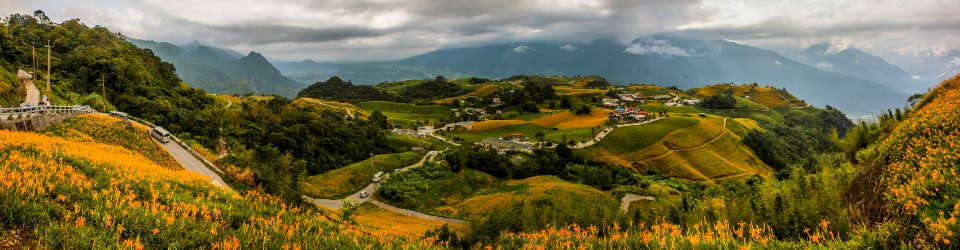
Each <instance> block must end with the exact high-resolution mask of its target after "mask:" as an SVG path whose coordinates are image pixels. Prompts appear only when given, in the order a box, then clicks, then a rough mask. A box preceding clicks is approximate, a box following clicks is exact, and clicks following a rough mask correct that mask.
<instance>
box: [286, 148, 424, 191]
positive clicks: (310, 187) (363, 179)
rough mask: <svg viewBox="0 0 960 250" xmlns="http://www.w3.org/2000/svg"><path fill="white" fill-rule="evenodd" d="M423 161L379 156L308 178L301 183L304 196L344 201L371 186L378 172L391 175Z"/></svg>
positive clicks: (405, 156) (410, 154)
mask: <svg viewBox="0 0 960 250" xmlns="http://www.w3.org/2000/svg"><path fill="white" fill-rule="evenodd" d="M418 160H420V154H417V153H413V152H407V153H396V154H385V155H376V156H373V157H370V158H369V159H366V160H364V161H361V162H357V163H354V164H350V165H348V166H346V167H342V168H338V169H334V170H331V171H329V172H326V173H322V174H318V175H314V176H309V177H307V178H305V179H304V180H303V181H302V182H301V186H302V188H303V193H304V194H306V195H309V196H312V197H316V198H324V199H341V198H344V197H347V196H349V195H351V194H353V193H355V192H357V191H358V190H360V189H361V188H363V187H365V186H367V185H368V184H370V182H371V181H372V179H373V175H374V174H376V173H377V172H381V171H382V172H390V171H393V170H394V169H397V168H402V167H406V166H408V165H410V164H413V163H416V162H417V161H418Z"/></svg>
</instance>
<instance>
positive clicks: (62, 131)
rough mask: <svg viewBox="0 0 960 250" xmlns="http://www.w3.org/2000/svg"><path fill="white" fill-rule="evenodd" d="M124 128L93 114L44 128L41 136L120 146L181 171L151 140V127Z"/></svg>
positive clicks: (109, 118)
mask: <svg viewBox="0 0 960 250" xmlns="http://www.w3.org/2000/svg"><path fill="white" fill-rule="evenodd" d="M122 127H123V121H122V120H120V119H119V118H115V117H111V116H107V115H94V114H90V115H80V116H78V117H76V118H73V119H67V120H66V121H63V122H61V123H59V124H56V125H53V126H50V127H48V128H46V129H44V130H43V131H41V133H43V134H46V135H51V136H56V137H63V138H68V139H71V140H74V141H79V142H97V143H105V144H112V145H120V146H123V147H124V148H127V149H130V150H133V151H134V152H136V153H138V154H140V155H143V156H147V157H149V158H150V159H153V161H155V162H157V163H158V164H159V165H161V166H163V167H166V168H170V169H181V167H180V165H179V164H177V162H176V160H174V159H173V157H171V156H170V155H169V154H167V152H166V151H164V150H163V149H162V148H160V145H158V144H157V143H156V142H153V141H152V140H151V137H150V134H149V128H147V127H146V126H143V125H140V124H138V123H137V124H136V125H134V127H133V129H118V128H122Z"/></svg>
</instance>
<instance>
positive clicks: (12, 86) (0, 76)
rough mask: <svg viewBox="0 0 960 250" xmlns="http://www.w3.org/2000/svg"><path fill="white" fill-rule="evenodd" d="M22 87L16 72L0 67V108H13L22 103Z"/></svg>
mask: <svg viewBox="0 0 960 250" xmlns="http://www.w3.org/2000/svg"><path fill="white" fill-rule="evenodd" d="M22 92H24V90H23V85H22V84H20V79H19V78H17V72H16V70H15V69H14V70H7V69H6V68H3V67H0V107H13V106H17V105H20V102H22V101H23V94H21V93H22Z"/></svg>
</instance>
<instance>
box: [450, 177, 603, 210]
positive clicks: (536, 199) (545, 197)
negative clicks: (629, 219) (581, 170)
mask: <svg viewBox="0 0 960 250" xmlns="http://www.w3.org/2000/svg"><path fill="white" fill-rule="evenodd" d="M519 202H523V203H525V204H550V205H551V206H553V207H555V208H560V209H558V210H567V209H576V208H583V209H597V208H599V209H603V208H609V207H614V208H615V207H616V206H617V205H618V204H617V202H616V201H615V200H614V199H613V198H612V197H610V195H608V194H606V193H604V192H602V191H600V190H598V189H596V188H593V187H590V186H585V185H581V184H573V183H569V182H566V181H564V180H561V179H560V178H557V177H555V176H535V177H530V178H527V179H523V180H511V181H508V182H507V183H506V185H502V186H497V187H495V188H491V189H489V190H486V191H483V192H480V193H479V194H478V195H476V196H474V197H470V198H468V199H466V200H464V201H463V202H462V203H460V204H456V205H452V206H449V209H450V210H452V212H453V214H456V215H457V216H458V217H463V218H471V219H479V218H480V217H482V216H483V215H485V214H486V213H487V212H489V211H491V210H492V209H494V208H496V207H503V206H510V205H513V204H517V203H519ZM447 208H448V207H443V208H440V209H441V210H442V209H447Z"/></svg>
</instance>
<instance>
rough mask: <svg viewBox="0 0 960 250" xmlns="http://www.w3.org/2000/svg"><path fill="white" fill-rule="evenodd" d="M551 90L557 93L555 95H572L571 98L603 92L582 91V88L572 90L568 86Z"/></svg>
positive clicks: (593, 90) (597, 90)
mask: <svg viewBox="0 0 960 250" xmlns="http://www.w3.org/2000/svg"><path fill="white" fill-rule="evenodd" d="M553 90H554V91H555V92H556V93H557V95H572V96H578V95H585V94H600V93H603V90H600V89H584V88H574V87H569V86H554V87H553Z"/></svg>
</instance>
